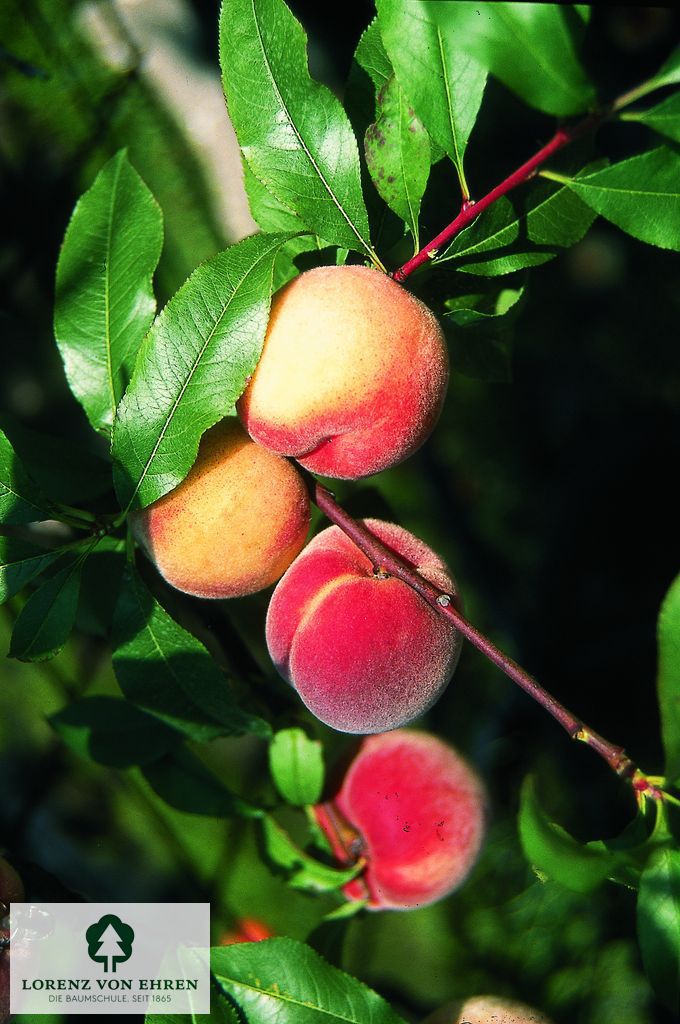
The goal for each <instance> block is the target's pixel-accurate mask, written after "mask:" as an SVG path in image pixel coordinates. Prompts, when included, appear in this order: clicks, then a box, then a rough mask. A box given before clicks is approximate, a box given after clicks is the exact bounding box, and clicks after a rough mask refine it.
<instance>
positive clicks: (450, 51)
mask: <svg viewBox="0 0 680 1024" xmlns="http://www.w3.org/2000/svg"><path fill="white" fill-rule="evenodd" d="M377 6H378V19H379V25H380V31H381V35H382V39H383V42H384V45H385V49H386V50H387V53H388V56H389V58H390V61H391V62H392V64H393V65H394V70H395V72H396V76H397V79H398V81H399V84H400V85H401V87H402V89H403V90H404V92H405V94H406V96H407V97H408V101H409V102H410V103H411V104H412V105H413V107H414V109H415V112H416V113H417V115H418V117H419V118H420V120H421V121H422V123H423V125H424V126H425V128H426V129H427V132H428V133H429V135H430V136H431V137H432V139H433V140H434V141H435V142H436V143H437V144H438V145H439V146H441V147H442V149H443V150H444V152H445V153H447V154H448V156H449V157H450V158H451V160H453V162H454V164H455V166H456V169H457V171H458V176H459V178H460V181H461V186H462V187H463V190H464V192H465V194H466V196H467V193H468V190H467V185H466V182H465V174H464V171H463V159H464V156H465V150H466V147H467V144H468V140H469V138H470V133H471V132H472V129H473V128H474V125H475V121H476V120H477V114H478V113H479V108H480V106H481V102H482V96H483V94H484V86H485V85H486V67H485V66H483V65H481V64H480V63H478V61H477V60H476V59H475V58H474V55H472V56H471V55H470V54H469V53H466V52H465V51H464V50H463V49H462V48H461V45H460V40H459V37H458V34H457V32H455V31H453V32H452V31H450V30H449V29H448V27H447V26H446V25H445V24H442V23H441V12H437V11H436V10H435V8H437V6H438V5H437V4H436V3H430V2H426V3H423V2H415V0H379V2H378V4H377ZM462 6H465V5H462Z"/></svg>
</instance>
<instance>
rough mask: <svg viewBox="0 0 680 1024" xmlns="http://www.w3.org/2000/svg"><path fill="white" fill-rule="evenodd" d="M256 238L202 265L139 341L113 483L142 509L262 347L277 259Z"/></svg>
mask: <svg viewBox="0 0 680 1024" xmlns="http://www.w3.org/2000/svg"><path fill="white" fill-rule="evenodd" d="M289 237H290V236H289V235H253V236H251V237H250V238H246V239H244V240H243V241H242V242H239V243H238V244H237V245H234V246H232V247H231V248H230V249H227V250H226V251H225V252H221V253H218V254H217V255H216V256H213V257H212V259H209V260H208V261H207V262H206V263H204V264H203V265H202V266H200V267H199V268H198V269H197V270H195V271H194V273H193V274H192V275H191V277H190V278H189V280H188V281H187V282H186V283H185V284H184V285H183V286H182V287H181V288H180V290H179V291H178V292H177V293H176V295H175V296H174V297H173V298H172V299H171V300H170V302H169V303H168V304H167V306H166V307H165V309H164V310H163V312H162V313H161V314H160V316H159V317H157V319H156V321H155V323H154V325H153V327H152V328H151V330H150V331H149V333H148V334H147V336H146V338H145V339H144V343H143V345H142V348H141V350H140V353H139V358H138V359H137V365H136V367H135V371H134V374H133V376H132V380H131V381H130V386H129V387H128V389H127V392H126V393H125V397H124V398H123V400H122V402H121V403H120V406H119V408H118V415H117V417H116V422H115V425H114V431H113V456H114V459H115V460H116V463H117V465H116V472H115V480H116V490H117V491H118V496H119V498H120V500H121V502H122V504H123V505H124V506H126V507H127V506H131V505H133V504H134V505H140V506H142V507H143V506H145V505H148V504H150V503H151V502H153V501H155V500H156V499H157V498H160V497H162V496H163V495H164V494H167V492H168V491H171V490H172V489H173V488H175V487H176V486H177V485H178V484H179V483H181V482H182V480H183V479H184V477H185V476H186V474H187V473H188V471H189V469H190V468H191V466H192V464H193V462H194V459H195V458H196V453H197V451H198V443H199V441H200V438H201V435H202V434H203V433H204V432H205V431H206V430H208V428H209V427H212V426H213V425H214V424H215V423H217V421H218V420H220V419H222V417H223V416H225V415H227V414H228V413H229V412H230V411H231V410H232V409H233V406H234V403H235V402H236V400H237V398H239V397H240V395H241V394H242V393H243V390H244V388H245V386H246V381H247V380H248V377H249V376H250V375H251V374H252V372H253V370H254V369H255V367H256V365H257V361H258V359H259V357H260V353H261V351H262V343H263V341H264V335H265V331H266V329H267V318H268V314H269V304H270V299H271V289H272V274H273V269H274V260H275V259H276V255H277V253H278V251H279V249H280V247H281V246H282V245H283V244H284V242H286V241H288V239H289Z"/></svg>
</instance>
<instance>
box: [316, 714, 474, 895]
mask: <svg viewBox="0 0 680 1024" xmlns="http://www.w3.org/2000/svg"><path fill="white" fill-rule="evenodd" d="M485 804H486V797H485V792H484V787H483V785H482V783H481V781H480V779H479V778H478V776H477V775H476V773H475V772H474V771H473V769H472V768H471V767H470V765H468V764H467V762H466V761H464V760H463V758H462V757H460V755H459V754H457V753H456V751H455V750H453V749H452V748H451V747H449V746H448V745H447V744H446V743H443V742H442V741H441V740H439V739H437V738H436V737H435V736H430V735H428V734H427V733H423V732H415V731H411V730H405V729H399V730H397V731H396V732H391V733H386V734H384V735H382V736H370V737H368V738H367V739H365V740H363V741H362V743H361V747H360V748H359V752H358V753H357V755H356V757H355V758H354V760H353V761H352V763H351V764H350V767H349V769H348V771H347V773H346V774H345V776H344V779H343V781H342V785H341V787H340V790H339V792H338V793H337V794H336V796H334V797H333V799H332V800H331V801H330V802H329V803H326V804H321V805H319V806H318V807H316V808H315V811H316V816H317V820H318V822H319V824H320V825H321V827H322V829H323V830H324V832H325V834H326V835H327V837H328V839H329V841H330V843H331V846H332V848H333V852H334V853H335V855H336V856H337V857H338V859H339V860H340V861H341V862H342V863H352V862H354V861H356V860H357V859H358V857H359V856H363V857H364V858H365V860H366V867H365V869H364V871H363V873H362V874H361V875H360V876H359V877H358V878H357V879H355V880H354V881H352V882H350V883H349V885H347V886H345V888H344V892H345V895H346V896H347V897H348V898H349V899H366V898H367V899H368V901H369V902H368V906H369V907H371V908H372V909H374V910H409V909H413V908H415V907H422V906H426V905H427V904H429V903H434V902H436V901H437V900H440V899H442V897H444V896H447V895H448V894H449V893H450V892H452V891H453V890H454V889H457V888H458V886H459V885H460V884H461V883H462V882H463V881H464V879H465V878H466V876H467V875H468V873H469V871H470V869H471V868H472V866H473V864H474V863H475V861H476V860H477V857H478V854H479V851H480V848H481V845H482V840H483V836H484V819H485Z"/></svg>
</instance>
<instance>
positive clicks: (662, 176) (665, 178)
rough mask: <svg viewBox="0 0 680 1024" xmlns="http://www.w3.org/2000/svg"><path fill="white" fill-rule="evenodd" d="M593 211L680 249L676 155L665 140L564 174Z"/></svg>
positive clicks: (631, 231) (637, 234)
mask: <svg viewBox="0 0 680 1024" xmlns="http://www.w3.org/2000/svg"><path fill="white" fill-rule="evenodd" d="M560 180H564V184H566V185H568V186H569V188H571V189H573V190H574V191H575V192H576V193H577V195H578V196H579V197H580V198H581V199H582V200H583V201H584V203H587V204H588V206H590V207H591V209H593V210H595V212H596V213H599V214H601V215H602V216H603V217H606V219H607V220H610V221H611V222H612V224H616V226H617V227H619V228H621V229H622V230H623V231H625V232H627V233H628V234H629V235H632V236H633V238H639V239H640V241H642V242H648V243H649V244H650V245H658V246H659V247H660V248H661V249H673V250H675V251H676V252H678V251H679V250H680V156H678V154H677V153H675V152H674V151H673V150H672V149H668V148H667V147H666V146H660V147H659V148H658V149H652V150H650V151H649V152H647V153H641V154H640V155H639V156H633V157H631V158H630V159H629V160H621V161H620V162H619V163H617V164H611V166H609V167H605V168H604V170H601V171H596V172H595V173H594V174H585V175H582V176H580V177H577V178H565V179H561V178H560Z"/></svg>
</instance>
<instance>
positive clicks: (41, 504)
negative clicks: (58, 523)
mask: <svg viewBox="0 0 680 1024" xmlns="http://www.w3.org/2000/svg"><path fill="white" fill-rule="evenodd" d="M50 508H51V505H50V502H49V501H48V499H47V498H46V497H45V496H44V495H43V494H42V492H41V491H40V488H39V487H38V485H37V484H36V483H34V482H33V480H31V478H30V477H29V475H28V473H27V472H26V470H25V469H24V467H23V465H22V463H21V462H20V461H19V458H18V457H17V454H16V452H15V451H14V449H13V447H12V445H11V444H10V441H9V438H8V437H7V436H6V435H5V434H4V433H3V431H2V430H0V523H7V524H10V523H13V524H17V523H35V522H38V521H39V520H41V519H48V518H49V517H50Z"/></svg>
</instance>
